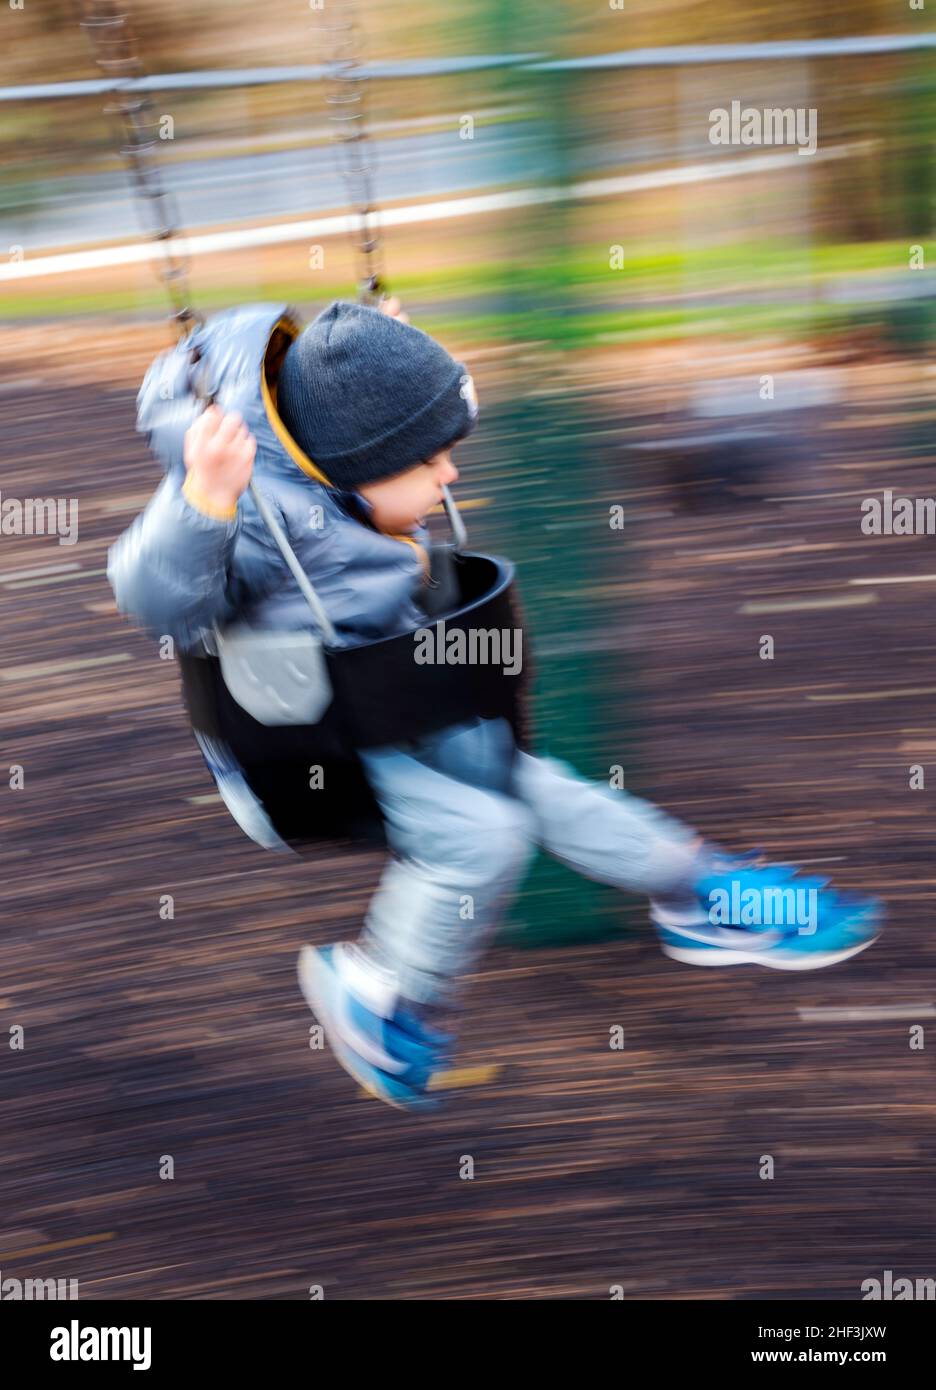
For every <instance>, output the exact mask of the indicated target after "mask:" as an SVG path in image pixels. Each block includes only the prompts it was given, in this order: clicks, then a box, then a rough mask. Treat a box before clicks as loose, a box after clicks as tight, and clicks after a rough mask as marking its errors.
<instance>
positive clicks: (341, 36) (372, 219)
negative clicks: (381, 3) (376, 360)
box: [323, 0, 386, 305]
mask: <svg viewBox="0 0 936 1390" xmlns="http://www.w3.org/2000/svg"><path fill="white" fill-rule="evenodd" d="M336 11H337V15H338V22H337V23H336V24H331V25H326V26H323V28H324V31H325V32H326V33H327V34H329V35H331V38H332V42H331V60H330V62H329V65H328V66H329V69H330V74H331V91H330V92H329V93H328V95H327V97H326V102H327V104H328V106H329V107H330V108H331V111H330V114H329V120H330V122H331V124H332V129H333V133H334V136H335V142H334V143H335V149H336V151H337V163H338V168H339V172H340V173H341V174H342V176H343V177H344V180H345V186H346V188H347V190H348V202H349V204H350V206H351V208H352V213H353V215H354V216H355V217H356V219H357V236H356V237H354V236H352V245H353V246H354V249H355V255H356V258H357V265H358V298H359V299H360V301H361V303H362V304H369V305H377V304H379V303H380V301H381V300H382V299H383V297H384V295H385V293H386V286H385V282H384V274H383V257H382V248H381V244H380V230H379V221H378V210H377V206H376V201H375V197H374V184H373V175H374V170H375V168H376V161H375V158H374V153H373V142H372V140H371V139H370V136H369V135H368V132H367V111H366V106H365V101H364V96H365V92H366V90H367V89H366V81H367V79H366V76H365V74H364V72H363V68H362V61H361V54H362V52H363V42H362V38H361V30H360V26H359V25H358V22H357V17H356V14H355V10H354V4H353V0H345V3H343V4H340V5H333V6H332V13H335V12H336Z"/></svg>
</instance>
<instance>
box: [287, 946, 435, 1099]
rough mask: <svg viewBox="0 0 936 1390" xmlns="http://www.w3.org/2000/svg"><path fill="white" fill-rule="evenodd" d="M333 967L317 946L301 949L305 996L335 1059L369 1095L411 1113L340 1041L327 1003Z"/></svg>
mask: <svg viewBox="0 0 936 1390" xmlns="http://www.w3.org/2000/svg"><path fill="white" fill-rule="evenodd" d="M329 969H330V967H329V966H328V965H326V964H325V963H324V962H323V960H322V957H321V956H320V955H319V953H318V951H316V950H315V948H314V947H312V946H303V948H302V950H301V951H300V952H299V962H298V965H297V967H296V974H297V975H298V978H299V988H300V989H301V991H302V997H303V998H304V999H305V1001H306V1003H307V1004H308V1006H309V1008H310V1009H311V1010H312V1012H313V1014H314V1015H315V1017H316V1018H317V1019H318V1021H319V1023H320V1024H321V1025H322V1027H323V1028H324V1030H325V1039H326V1041H327V1043H328V1045H329V1047H330V1048H331V1050H332V1054H333V1056H334V1058H335V1061H336V1062H337V1063H338V1065H339V1066H340V1067H343V1069H344V1070H345V1071H346V1072H347V1073H348V1075H349V1076H350V1077H352V1078H353V1080H355V1081H356V1082H357V1084H358V1085H359V1086H360V1087H361V1090H362V1091H366V1092H367V1094H368V1095H369V1096H373V1097H374V1098H375V1099H376V1100H382V1101H383V1103H384V1104H385V1105H392V1106H393V1108H394V1110H402V1111H403V1112H404V1114H409V1113H411V1107H409V1106H406V1105H401V1104H400V1103H399V1101H396V1100H393V1099H392V1098H391V1097H390V1096H387V1095H385V1094H384V1093H383V1091H379V1090H378V1089H377V1087H376V1086H375V1085H374V1084H373V1082H372V1081H371V1079H370V1077H369V1076H368V1075H367V1074H366V1073H362V1072H361V1071H360V1070H359V1069H358V1066H356V1065H355V1062H356V1058H355V1054H354V1052H352V1051H350V1049H348V1048H347V1047H344V1046H343V1045H342V1043H341V1042H340V1041H339V1039H338V1030H337V1028H336V1026H335V1020H334V1016H333V1014H332V1013H331V1011H330V1009H329V1008H328V1005H327V1004H326V1003H325V988H324V985H323V977H324V974H325V972H326V971H327V970H329Z"/></svg>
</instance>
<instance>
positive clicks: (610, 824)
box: [360, 719, 701, 1007]
mask: <svg viewBox="0 0 936 1390" xmlns="http://www.w3.org/2000/svg"><path fill="white" fill-rule="evenodd" d="M362 757H363V762H364V766H365V770H366V773H367V777H368V780H369V782H370V783H371V786H372V788H373V790H374V793H375V795H376V797H377V800H378V802H379V804H380V808H381V810H382V812H383V815H384V819H385V822H386V830H387V838H388V841H389V845H390V849H391V851H392V855H391V858H390V860H389V862H388V864H387V866H386V868H385V870H384V873H383V877H382V879H381V882H380V886H379V888H378V890H377V893H376V894H375V896H374V898H373V900H372V902H371V904H370V908H369V909H368V913H367V918H366V921H365V926H364V933H363V936H362V939H361V943H360V944H361V946H362V948H363V949H364V951H365V953H366V954H368V955H370V956H371V957H372V958H373V959H374V960H375V961H377V962H379V963H380V964H381V965H382V966H384V967H386V968H388V969H390V970H393V971H394V972H395V973H396V975H397V979H398V982H399V990H400V993H401V994H402V995H403V996H404V997H405V998H407V999H410V1000H412V1001H414V1002H416V1003H418V1004H424V1005H429V1006H436V1005H438V1006H442V1007H444V1006H446V1005H448V1004H449V1003H451V1002H452V1001H453V999H454V994H455V990H456V986H457V982H458V980H459V977H460V976H462V975H464V974H466V973H467V972H469V971H471V970H472V969H473V968H474V967H475V965H476V963H477V961H478V959H479V957H480V955H481V953H482V951H483V950H484V947H485V946H486V944H487V943H488V941H489V940H490V938H491V934H492V932H493V930H494V928H495V927H496V925H497V922H498V919H499V917H500V915H501V913H502V911H503V909H504V908H505V907H506V906H507V905H508V903H509V901H510V898H511V897H512V895H513V894H514V893H515V891H516V889H517V887H518V886H519V882H520V879H521V878H522V876H523V874H524V872H525V870H526V869H527V867H528V865H529V862H530V860H531V858H532V856H533V854H534V852H535V850H536V847H537V846H542V848H543V849H545V850H548V851H549V853H550V854H553V855H555V856H556V858H557V859H560V860H562V861H563V862H564V863H565V864H568V865H570V866H571V867H572V868H573V869H577V870H578V871H579V872H580V873H582V874H585V875H586V876H587V877H589V878H593V879H597V880H598V881H599V882H601V883H610V884H612V885H614V886H615V887H618V888H625V889H628V890H630V891H631V892H635V893H646V894H648V895H650V896H669V895H678V894H679V893H680V892H685V891H687V889H688V885H689V884H690V883H691V882H692V880H693V879H694V878H695V877H696V874H697V872H698V868H699V865H700V862H701V860H700V854H701V850H700V843H699V839H698V836H697V835H696V833H695V832H694V831H692V830H690V829H689V828H688V827H687V826H685V825H683V824H682V823H681V822H680V821H678V820H674V819H673V818H672V817H670V816H668V815H666V814H665V813H664V812H663V811H661V810H659V808H658V807H656V806H653V805H651V804H650V803H649V802H646V801H641V800H639V799H638V798H637V797H634V796H630V795H629V794H628V793H627V792H624V791H615V790H613V789H612V788H611V787H604V786H602V785H601V784H600V783H597V782H589V781H586V780H585V779H584V778H581V777H579V776H578V775H577V774H576V773H575V771H574V770H573V769H572V768H571V767H569V766H568V765H567V764H565V763H561V762H557V761H555V760H554V759H551V758H541V757H531V756H530V755H529V754H527V753H522V752H520V751H518V750H516V749H515V747H514V742H513V735H512V732H511V729H510V726H509V724H507V722H506V720H502V719H499V720H476V721H475V722H474V723H471V724H464V725H458V726H455V727H453V728H450V729H446V730H444V731H443V732H442V733H439V734H435V735H432V736H431V737H429V738H426V739H423V740H421V741H420V742H419V743H418V744H417V745H415V746H414V747H412V748H411V749H408V750H405V751H404V750H403V749H399V748H381V749H377V750H372V751H371V752H369V753H365V754H363V755H362Z"/></svg>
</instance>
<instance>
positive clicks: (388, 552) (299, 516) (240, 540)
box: [107, 304, 428, 651]
mask: <svg viewBox="0 0 936 1390" xmlns="http://www.w3.org/2000/svg"><path fill="white" fill-rule="evenodd" d="M301 331H302V323H301V320H300V319H299V318H298V317H297V315H296V314H295V312H294V311H293V310H291V309H290V308H289V307H288V306H287V305H284V304H248V305H244V306H241V307H240V308H237V309H230V310H227V311H225V312H223V313H219V314H216V315H215V316H213V317H212V318H211V319H210V320H209V321H208V322H207V323H206V324H205V325H203V326H202V327H199V328H198V329H196V330H195V331H194V332H193V333H192V334H190V335H189V337H188V338H187V339H186V340H185V342H184V343H180V344H178V345H177V346H176V347H174V348H172V349H170V350H169V351H167V352H165V353H163V354H162V355H161V356H160V357H158V358H157V359H156V361H155V362H154V363H153V365H152V366H151V367H150V369H149V371H148V372H147V374H146V377H145V379H144V381H143V385H142V387H141V388H140V393H139V396H138V398H137V429H138V430H140V431H142V432H144V433H145V434H146V435H147V438H148V442H149V444H150V447H151V448H152V449H153V451H154V452H155V453H156V455H157V456H158V458H159V459H160V461H161V463H162V465H163V468H164V470H165V471H166V477H165V479H164V480H163V482H162V484H161V485H160V486H159V488H158V489H157V491H156V492H155V494H154V495H153V497H152V498H151V500H150V502H149V504H148V505H147V507H146V509H145V510H144V511H143V512H142V513H141V514H140V515H139V516H138V517H137V518H136V520H135V521H134V522H133V523H132V525H131V526H130V527H129V528H128V529H127V530H126V531H125V532H124V534H123V535H122V536H121V537H120V539H119V540H118V541H117V542H116V543H115V544H114V545H113V546H112V547H111V549H110V552H109V555H108V568H107V576H108V579H109V580H110V583H111V586H112V588H113V590H114V594H115V596H116V599H117V606H118V608H119V609H120V610H121V612H123V613H126V614H127V615H128V616H129V617H132V618H134V619H135V620H136V621H137V622H139V623H140V624H141V625H142V626H144V627H146V628H148V629H149V630H150V632H152V633H153V635H154V636H156V637H161V636H163V635H166V634H168V635H170V636H171V637H173V639H174V640H175V641H176V643H177V644H178V646H179V648H180V649H181V650H182V651H189V650H193V649H198V648H199V647H200V646H201V645H202V644H203V643H204V644H206V645H207V646H208V649H209V650H210V649H212V640H211V634H212V630H213V627H214V625H215V624H216V623H217V624H219V625H223V624H224V623H226V622H229V621H231V620H232V619H233V618H235V617H236V618H237V619H238V621H243V622H246V623H249V624H251V625H253V626H256V627H261V628H268V629H269V628H275V629H296V628H310V629H312V630H313V631H315V630H316V623H315V619H314V617H313V614H312V612H311V610H310V608H309V606H308V604H307V603H306V601H305V599H304V598H303V597H302V594H301V593H300V591H299V588H298V585H297V584H296V582H295V579H294V578H293V576H292V574H291V573H290V571H289V569H288V568H287V566H286V564H285V562H284V561H283V559H282V556H281V555H280V553H279V551H278V550H277V548H276V546H275V543H274V541H273V539H272V537H271V536H270V534H269V532H268V531H267V529H266V527H265V526H264V524H263V521H262V520H261V518H260V516H259V514H258V512H257V509H256V507H255V506H254V503H253V500H252V498H251V496H250V493H249V492H245V493H244V494H243V496H242V497H241V499H240V501H239V503H238V506H237V514H236V516H235V517H234V518H233V519H232V520H227V519H225V518H223V517H220V516H218V515H217V514H211V511H210V509H204V510H203V509H202V506H203V504H202V506H198V505H195V504H193V502H192V501H190V500H189V499H188V497H187V496H186V495H185V493H184V492H183V484H184V483H185V479H186V472H185V465H184V462H183V458H182V447H183V439H184V435H185V431H186V430H187V429H188V427H189V425H190V424H191V423H192V421H193V420H194V419H195V418H196V416H197V414H198V412H199V410H200V408H201V407H200V405H199V403H198V401H197V399H196V397H195V395H194V394H193V389H192V371H193V367H192V365H191V351H192V349H193V348H196V347H197V348H198V350H199V353H200V354H201V362H200V363H199V364H198V368H197V369H198V370H202V369H204V370H205V372H206V379H207V381H208V383H209V384H210V386H211V387H212V388H213V389H214V390H215V391H216V401H217V404H218V406H219V407H220V408H221V409H222V410H224V411H230V410H236V411H239V412H240V414H241V415H242V416H243V419H244V421H245V423H246V425H247V428H248V429H249V430H250V432H251V434H253V435H254V437H255V439H256V441H257V454H256V461H255V463H254V481H255V482H256V484H257V486H258V488H259V490H260V491H261V492H262V493H263V494H264V496H265V497H266V498H267V500H268V501H269V503H270V505H271V507H272V509H273V511H274V512H275V514H276V516H277V518H278V520H279V522H280V524H281V526H282V527H283V529H284V531H285V532H286V535H287V537H288V539H289V541H290V544H291V545H292V548H293V550H294V551H295V553H296V555H297V557H298V559H299V563H300V564H301V566H302V568H303V570H304V571H305V573H306V574H307V575H308V577H309V579H310V580H311V582H312V584H313V585H314V586H315V588H316V590H317V592H318V595H319V597H320V598H321V600H322V602H323V604H324V606H325V610H326V612H327V613H328V616H329V617H330V619H331V621H332V623H333V625H334V627H335V630H336V633H337V643H336V644H337V645H338V646H345V647H351V646H357V645H360V644H361V643H363V642H368V641H373V640H375V639H377V638H380V637H389V636H396V635H398V634H400V633H403V632H408V631H411V630H413V629H414V628H418V627H419V626H420V625H421V624H422V623H423V622H424V621H425V614H424V610H423V609H422V608H421V607H420V605H419V603H418V601H417V600H418V597H419V594H420V591H421V585H422V584H423V583H424V582H425V580H426V575H427V563H428V561H427V556H426V551H425V549H424V544H423V543H424V542H425V541H426V539H427V537H426V534H425V532H420V533H417V534H416V536H415V537H413V538H407V537H393V536H388V535H384V534H382V533H381V532H379V531H377V530H375V529H374V528H373V527H372V526H371V525H369V524H368V512H369V506H368V503H367V502H366V501H365V499H364V498H363V497H361V496H360V494H358V493H357V492H351V491H342V490H340V489H337V488H333V487H330V486H327V485H326V484H325V483H324V482H323V481H321V475H320V474H318V470H317V469H316V468H315V466H314V463H313V462H312V461H311V460H309V459H308V458H306V456H305V455H304V454H303V453H302V451H301V450H300V449H299V447H298V445H297V444H296V443H295V441H294V440H292V439H291V438H290V436H289V434H288V433H287V431H286V429H285V427H284V425H283V423H282V421H281V420H280V418H279V415H278V414H277V410H276V374H277V371H278V367H279V363H280V362H281V360H282V356H283V355H284V353H285V350H286V348H287V347H288V345H289V343H290V342H291V341H292V339H293V338H294V337H295V336H296V335H297V334H298V333H300V332H301ZM196 500H197V499H196Z"/></svg>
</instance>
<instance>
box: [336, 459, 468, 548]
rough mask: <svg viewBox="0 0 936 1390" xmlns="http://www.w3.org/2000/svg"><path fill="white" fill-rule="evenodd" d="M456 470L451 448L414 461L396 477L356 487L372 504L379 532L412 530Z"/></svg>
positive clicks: (429, 509)
mask: <svg viewBox="0 0 936 1390" xmlns="http://www.w3.org/2000/svg"><path fill="white" fill-rule="evenodd" d="M457 477H458V469H457V468H456V467H455V465H454V463H453V462H452V451H451V450H450V449H443V450H442V452H441V453H439V454H434V455H433V456H432V458H431V459H427V460H426V462H425V463H417V464H416V466H415V468H408V469H407V470H406V472H405V473H398V474H397V475H396V477H395V478H381V479H380V481H379V482H376V483H365V484H364V486H363V487H359V488H358V492H360V494H361V495H362V497H366V498H367V500H368V502H369V503H370V504H371V506H372V507H373V509H374V511H373V520H374V525H375V526H376V527H377V528H378V530H380V531H386V532H388V533H390V534H393V533H394V532H400V531H402V532H409V531H415V530H416V529H417V527H418V526H420V525H421V524H422V523H423V521H424V520H425V516H426V513H427V512H429V511H431V510H432V508H433V507H434V506H436V504H437V503H439V502H441V501H442V488H443V486H445V485H447V484H448V483H454V481H455V479H456V478H457Z"/></svg>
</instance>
